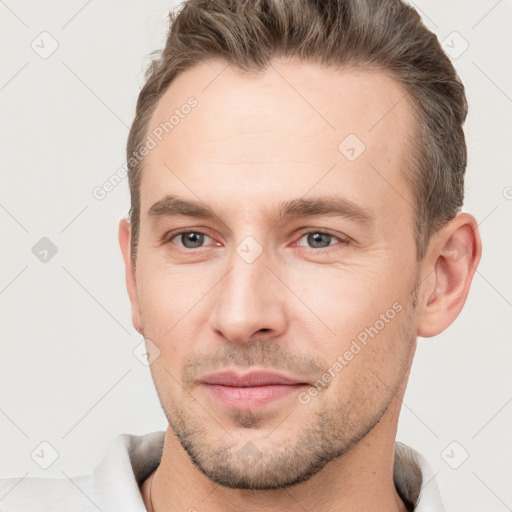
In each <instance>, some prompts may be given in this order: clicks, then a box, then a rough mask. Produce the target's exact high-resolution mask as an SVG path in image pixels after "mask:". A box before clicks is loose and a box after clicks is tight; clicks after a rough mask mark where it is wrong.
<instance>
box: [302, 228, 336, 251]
mask: <svg viewBox="0 0 512 512" xmlns="http://www.w3.org/2000/svg"><path fill="white" fill-rule="evenodd" d="M304 238H306V243H307V244H308V245H309V247H310V248H312V249H323V248H325V247H329V246H330V245H333V244H332V243H331V242H334V243H338V242H341V240H340V239H339V238H338V237H336V236H334V235H330V234H329V233H323V232H321V231H311V232H309V233H305V234H304V235H302V236H301V238H300V240H299V244H298V245H302V244H301V243H300V241H301V240H302V239H304Z"/></svg>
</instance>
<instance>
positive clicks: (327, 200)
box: [148, 195, 375, 224]
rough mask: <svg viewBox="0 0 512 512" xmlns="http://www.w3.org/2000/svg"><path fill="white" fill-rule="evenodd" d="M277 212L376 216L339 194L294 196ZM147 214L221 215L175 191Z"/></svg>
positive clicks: (210, 217)
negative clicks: (295, 197)
mask: <svg viewBox="0 0 512 512" xmlns="http://www.w3.org/2000/svg"><path fill="white" fill-rule="evenodd" d="M277 212H278V214H277V215H276V218H277V220H279V221H280V220H282V219H283V218H287V217H292V218H301V217H313V216H321V215H325V216H333V217H344V218H349V219H352V220H355V221H357V222H359V223H362V224H368V223H370V222H372V221H373V220H375V214H374V213H373V212H372V211H371V210H370V209H368V208H366V207H363V206H360V205H358V204H356V203H354V202H353V201H350V200H349V199H346V198H343V197H337V196H322V197H317V198H311V199H302V198H300V199H293V200H291V201H286V202H284V203H281V205H280V206H279V208H278V209H277ZM148 215H149V216H150V217H153V218H159V217H173V216H179V215H181V216H186V217H195V218H200V219H205V220H213V219H219V217H218V215H217V214H216V213H215V212H214V211H213V210H212V209H211V208H210V207H208V206H207V205H205V204H204V203H201V202H199V201H190V200H188V199H182V198H179V197H176V196H172V195H167V196H165V197H164V198H163V199H160V200H159V201H157V202H156V203H154V204H153V205H152V206H151V208H149V210H148Z"/></svg>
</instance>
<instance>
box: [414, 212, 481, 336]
mask: <svg viewBox="0 0 512 512" xmlns="http://www.w3.org/2000/svg"><path fill="white" fill-rule="evenodd" d="M481 252H482V244H481V241H480V236H479V233H478V225H477V222H476V220H475V218H474V217H473V216H472V215H469V214H467V213H461V214H459V215H458V216H457V217H455V218H454V219H452V220H451V221H449V222H448V223H447V224H446V225H445V226H444V227H443V228H442V229H441V230H440V231H439V233H438V234H437V235H436V237H435V240H433V243H432V247H430V248H429V253H430V254H429V257H428V260H427V259H426V260H427V261H430V262H432V263H431V266H430V268H427V269H426V271H427V272H428V273H430V277H429V278H428V279H425V286H428V289H427V290H426V297H427V299H426V301H425V303H424V304H423V305H421V313H420V319H419V325H418V336H422V337H425V338H428V337H430V336H435V335H437V334H439V333H441V332H442V331H444V330H445V329H446V328H447V327H448V326H449V325H450V324H451V323H452V322H453V321H454V320H455V319H456V318H457V316H458V315H459V313H460V312H461V310H462V307H463V306H464V303H465V302H466V298H467V296H468V293H469V288H470V286H471V281H472V279H473V276H474V274H475V271H476V267H477V266H478V263H479V261H480V256H481Z"/></svg>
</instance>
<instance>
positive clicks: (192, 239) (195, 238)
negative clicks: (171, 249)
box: [171, 231, 211, 249]
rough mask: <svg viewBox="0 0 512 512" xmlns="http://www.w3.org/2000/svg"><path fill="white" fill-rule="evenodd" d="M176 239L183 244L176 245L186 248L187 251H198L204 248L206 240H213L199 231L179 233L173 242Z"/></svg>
mask: <svg viewBox="0 0 512 512" xmlns="http://www.w3.org/2000/svg"><path fill="white" fill-rule="evenodd" d="M174 239H176V240H179V241H180V242H181V243H177V244H176V245H179V246H181V247H184V248H185V249H197V248H199V247H202V246H203V244H204V242H205V240H206V239H209V240H211V238H210V237H209V236H208V235H205V234H204V233H200V232H198V231H184V232H182V233H178V234H177V235H175V236H173V237H172V238H171V240H174Z"/></svg>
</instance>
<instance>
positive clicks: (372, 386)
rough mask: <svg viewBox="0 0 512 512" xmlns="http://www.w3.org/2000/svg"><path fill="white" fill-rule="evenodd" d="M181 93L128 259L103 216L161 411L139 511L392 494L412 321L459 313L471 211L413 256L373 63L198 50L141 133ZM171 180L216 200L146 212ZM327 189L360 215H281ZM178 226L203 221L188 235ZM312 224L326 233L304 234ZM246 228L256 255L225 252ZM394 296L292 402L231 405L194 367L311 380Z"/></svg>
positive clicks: (373, 498)
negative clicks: (155, 456) (255, 58)
mask: <svg viewBox="0 0 512 512" xmlns="http://www.w3.org/2000/svg"><path fill="white" fill-rule="evenodd" d="M189 96H194V97H195V98H196V99H197V101H198V105H197V107H196V108H194V109H193V110H192V111H191V113H190V114H189V115H188V116H186V117H185V118H184V119H182V120H181V121H180V124H179V125H178V126H176V127H175V128H174V129H173V130H172V131H171V132H170V133H169V134H168V135H166V136H165V137H164V138H163V140H162V141H161V142H160V143H159V144H158V145H157V146H156V147H155V148H154V149H152V150H151V151H150V152H149V154H148V155H147V156H146V159H145V162H144V171H143V177H142V183H141V191H140V192H141V224H140V239H139V246H138V255H137V261H136V265H135V264H134V261H133V259H132V255H131V253H130V236H131V229H130V224H129V222H128V221H127V220H126V219H123V220H122V221H121V222H120V225H119V242H120V246H121V250H122V253H123V257H124V261H125V267H126V282H127V289H128V293H129V296H130V300H131V304H132V321H133V324H134V326H135V328H136V329H137V331H138V332H139V333H141V334H142V335H143V336H144V337H145V338H146V339H147V340H150V343H148V351H149V352H150V354H151V353H153V354H155V355H157V356H158V357H156V359H155V360H154V361H153V362H152V363H151V366H150V369H151V373H152V377H153V380H154V383H155V387H156V390H157V392H158V396H159V399H160V402H161V404H162V408H163V410H164V412H165V414H166V417H167V419H168V421H169V427H168V428H167V431H166V436H165V445H164V451H163V456H162V461H161V463H160V465H159V467H158V468H157V470H156V472H155V473H154V478H153V482H152V491H151V494H152V499H151V501H152V504H153V508H154V510H156V511H158V512H164V511H165V512H170V511H178V510H181V511H183V510H189V509H190V510H192V509H191V507H195V509H197V510H208V511H210V512H216V511H223V512H225V511H235V510H236V511H253V510H259V511H278V510H279V511H283V510H286V511H288V510H289V511H292V510H304V509H305V510H316V511H317V512H327V511H334V510H336V511H343V510H350V511H359V510H360V511H369V510H386V511H398V510H405V507H404V504H403V503H402V501H401V500H400V498H399V496H398V494H397V492H396V489H395V487H394V484H393V449H394V442H395V436H396V429H397V422H398V417H399V413H400V406H401V400H402V398H403V395H404V392H405V387H406V383H407V378H408V375H409V370H410V366H411V363H412V359H413V355H414V351H415V348H416V337H417V336H422V337H429V336H434V335H436V334H438V333H440V332H442V331H443V330H444V329H446V328H447V327H448V326H449V325H450V324H451V323H452V322H453V320H454V319H455V318H456V317H457V315H458V314H459V312H460V310H461V309H462V307H463V305H464V302H465V300H466V296H467V294H468V291H469V287H470V284H471V280H472V277H473V275H474V272H475V269H476V266H477V265H478V262H479V259H480V253H481V243H480V239H479V235H478V229H477V224H476V221H475V219H474V218H473V217H472V216H471V215H469V214H465V213H464V214H459V215H458V216H457V217H456V218H455V219H453V220H452V221H450V222H448V223H447V224H446V225H445V226H444V227H443V228H442V229H441V230H440V231H439V232H438V233H436V234H435V236H433V237H432V239H431V240H430V243H429V245H428V249H427V253H426V255H425V257H424V258H423V260H422V261H421V262H420V263H419V262H418V261H417V259H416V248H415V244H414V208H413V204H414V199H413V194H412V190H410V188H409V186H408V184H407V182H406V179H405V173H407V172H410V171H409V170H408V169H407V166H406V162H407V160H408V156H409V155H410V151H411V150H412V149H411V144H410V142H411V141H410V140H409V139H408V137H410V134H411V133H413V127H414V117H413V113H412V108H411V105H410V103H409V101H408V99H407V98H405V99H404V100H403V101H399V100H400V99H402V98H403V97H404V91H403V89H402V88H401V87H400V86H399V84H397V83H396V82H395V81H394V80H392V79H391V78H390V77H388V76H387V75H386V74H384V73H382V72H377V71H358V70H355V69H343V70H333V69H327V68H323V67H320V66H318V65H312V64H305V63H301V62H297V61H283V60H276V61H273V63H272V66H271V67H269V68H268V69H267V70H266V71H265V72H264V73H262V74H260V75H258V76H249V75H243V74H241V73H240V72H239V71H236V70H234V69H232V68H231V67H226V64H225V63H224V62H221V61H216V60H212V61H209V62H207V63H202V64H200V65H197V66H196V67H194V68H192V69H190V70H188V71H186V72H184V73H182V74H181V75H179V76H178V77H177V78H176V80H175V81H174V82H173V83H172V84H171V85H170V87H169V88H168V90H167V91H166V93H165V95H164V96H163V97H162V98H161V100H160V101H159V103H158V106H157V109H156V110H155V112H154V114H153V116H152V118H151V121H150V124H149V127H148V134H149V133H151V131H152V130H153V129H154V128H156V127H158V125H159V124H160V123H162V122H165V121H166V120H167V119H168V118H169V116H170V115H171V114H172V112H173V111H174V109H176V108H180V106H181V105H183V104H184V103H185V102H186V100H187V98H188V97H189ZM348 134H356V135H357V137H359V139H360V140H361V141H363V142H364V144H365V146H366V149H365V151H364V152H363V153H362V154H361V155H360V156H359V157H358V158H357V159H356V160H354V161H349V160H348V159H347V158H346V157H345V156H344V154H342V153H341V152H340V151H339V150H338V146H339V144H340V143H341V142H342V141H343V140H344V139H345V137H346V136H347V135H348ZM171 194H172V195H174V196H178V197H179V198H182V199H185V200H190V201H195V202H198V203H199V204H201V205H203V206H204V205H206V206H208V207H209V208H211V209H212V210H213V211H214V212H215V215H216V216H215V217H214V218H211V219H203V218H196V217H190V216H186V215H178V216H155V215H150V214H149V213H148V211H149V210H150V208H151V206H152V205H153V204H155V203H156V202H157V201H160V200H161V199H163V198H164V197H165V196H166V195H171ZM327 196H329V197H333V196H336V197H338V198H344V199H346V200H349V201H351V202H352V203H353V204H354V205H356V206H357V207H358V208H360V209H363V210H364V211H365V212H366V213H367V214H369V216H370V219H369V220H368V221H366V222H363V221H361V220H360V219H357V218H354V217H353V216H335V215H309V216H306V217H299V218H296V217H285V218H281V219H280V218H279V216H278V215H277V212H278V211H279V206H280V205H281V203H283V202H286V201H291V200H294V199H301V198H302V199H313V198H316V199H318V198H325V197H327ZM178 229H186V230H188V231H189V232H192V233H204V234H205V235H207V236H205V237H204V238H203V239H201V237H200V236H199V242H198V246H196V247H193V248H190V245H189V248H187V247H186V246H185V244H186V243H187V239H186V238H185V240H184V238H183V237H180V236H176V234H175V233H176V230H178ZM308 233H327V234H326V235H324V236H322V235H317V240H318V236H319V237H320V242H321V243H320V244H318V241H317V242H315V239H314V238H312V237H311V236H308ZM328 235H331V238H329V236H328ZM248 236H251V237H253V239H254V240H255V241H256V242H257V244H258V245H259V247H260V250H261V251H262V252H261V254H260V255H259V257H257V258H256V259H255V260H254V261H253V262H251V263H248V262H247V261H246V260H245V259H244V258H242V257H241V256H240V254H242V253H239V252H237V247H239V246H240V244H241V243H242V242H243V241H244V240H245V239H246V237H248ZM195 240H196V241H197V236H196V239H195ZM245 242H247V240H245ZM251 243H252V244H253V245H251V246H250V247H249V246H248V245H243V244H242V245H241V246H240V247H242V248H245V249H247V248H249V252H250V251H254V250H255V249H254V247H257V246H255V245H254V243H253V242H251ZM201 244H202V245H201ZM251 254H254V252H251ZM394 304H395V306H396V305H397V304H398V305H399V306H400V308H401V309H400V311H399V312H396V314H395V315H394V316H393V318H392V319H391V320H389V319H388V322H386V323H385V325H384V327H383V328H381V329H378V333H377V334H376V335H375V337H373V338H372V339H369V341H368V343H367V344H366V345H365V346H362V348H361V350H360V352H358V353H357V354H356V355H354V356H353V358H351V360H350V361H347V364H346V365H344V366H343V368H342V370H341V371H338V372H337V373H336V372H335V373H334V376H332V379H331V381H330V383H329V385H328V386H326V387H325V388H324V389H322V390H321V391H320V392H318V393H317V394H316V396H314V397H310V398H311V399H310V401H309V402H308V403H307V404H304V403H301V402H300V401H299V399H298V392H297V393H292V394H290V395H288V396H286V397H284V398H281V399H279V400H276V401H274V402H271V403H270V404H268V405H267V406H265V407H263V408H259V409H255V408H251V407H248V408H246V409H244V410H236V409H233V408H230V407H226V406H225V405H223V404H222V403H220V402H218V401H217V400H215V399H214V398H212V397H211V395H210V394H209V393H208V392H207V390H205V388H204V386H202V385H200V383H199V382H198V381H199V379H200V378H201V377H203V376H204V375H206V374H207V373H211V372H212V371H216V370H221V369H224V368H230V369H235V370H237V371H239V372H241V373H246V372H247V371H248V370H257V369H262V370H274V371H278V372H280V373H283V374H285V375H287V376H289V377H293V378H297V379H301V381H303V382H306V383H309V384H313V383H314V382H316V381H317V379H318V378H320V377H321V375H322V374H323V373H325V371H326V370H327V369H328V368H331V369H332V367H333V364H334V363H335V362H336V361H337V356H338V355H340V354H341V355H343V354H344V353H345V352H346V351H347V350H349V349H350V347H351V343H352V342H353V340H354V339H356V337H357V335H358V334H360V333H361V332H362V331H364V329H365V328H368V327H370V326H375V325H377V324H376V321H378V320H379V319H380V318H382V316H380V315H383V314H384V315H386V314H387V313H386V312H388V311H389V310H390V308H391V309H393V305H394ZM379 326H380V324H379ZM155 347H157V349H158V350H156V349H155ZM307 389H309V388H307ZM303 390H304V388H302V391H303ZM248 447H250V450H253V451H252V452H251V453H252V454H253V455H254V454H257V455H256V456H255V459H257V460H256V462H254V463H247V459H245V461H244V457H243V455H244V454H246V453H247V450H248V449H249V448H248ZM148 482H149V479H148V480H146V482H145V483H144V484H143V485H142V487H141V492H142V495H143V497H144V501H145V503H146V506H147V508H148V510H151V506H150V504H149V499H148ZM276 486H280V488H275V487H276Z"/></svg>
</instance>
